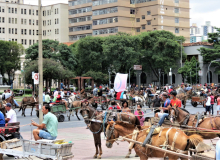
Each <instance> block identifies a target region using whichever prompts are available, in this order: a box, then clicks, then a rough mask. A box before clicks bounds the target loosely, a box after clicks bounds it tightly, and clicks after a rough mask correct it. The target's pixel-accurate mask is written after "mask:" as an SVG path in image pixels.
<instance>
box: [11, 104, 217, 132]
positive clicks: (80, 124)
mask: <svg viewBox="0 0 220 160" xmlns="http://www.w3.org/2000/svg"><path fill="white" fill-rule="evenodd" d="M143 109H144V110H146V109H147V110H146V112H145V113H144V114H146V115H145V116H147V117H153V116H154V114H153V113H150V112H152V111H151V110H149V109H148V107H144V108H143ZM185 109H187V110H188V111H189V112H190V113H192V114H196V113H197V112H200V113H201V112H204V111H205V108H203V107H202V105H198V106H197V107H196V108H195V107H193V106H192V105H191V104H190V101H187V104H186V108H185ZM15 111H16V113H17V118H18V121H19V122H20V123H21V125H26V124H30V123H31V120H33V121H35V122H39V119H38V118H37V116H36V112H35V109H34V111H33V114H32V115H33V116H30V113H31V108H27V109H26V112H25V113H26V117H23V116H21V111H20V112H18V109H15ZM216 114H217V111H216V104H215V106H214V115H216ZM78 115H79V117H80V119H81V120H80V121H79V120H78V119H77V117H76V116H75V115H74V116H72V117H71V118H70V121H68V118H67V116H66V115H65V121H64V122H59V125H58V129H63V128H75V127H86V125H85V123H84V121H83V118H82V116H81V115H80V114H79V113H78ZM32 129H34V128H32ZM20 131H21V132H27V131H31V126H30V125H27V126H23V127H21V129H20Z"/></svg>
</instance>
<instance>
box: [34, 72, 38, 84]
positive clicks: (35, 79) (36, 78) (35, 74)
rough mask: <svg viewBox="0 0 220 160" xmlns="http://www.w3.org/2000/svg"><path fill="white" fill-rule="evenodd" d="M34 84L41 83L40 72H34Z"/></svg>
mask: <svg viewBox="0 0 220 160" xmlns="http://www.w3.org/2000/svg"><path fill="white" fill-rule="evenodd" d="M34 84H39V73H34Z"/></svg>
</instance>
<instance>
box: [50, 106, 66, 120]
mask: <svg viewBox="0 0 220 160" xmlns="http://www.w3.org/2000/svg"><path fill="white" fill-rule="evenodd" d="M51 113H53V114H54V115H55V116H56V117H57V120H58V122H64V120H65V116H64V114H66V106H65V104H63V103H55V104H52V106H51Z"/></svg>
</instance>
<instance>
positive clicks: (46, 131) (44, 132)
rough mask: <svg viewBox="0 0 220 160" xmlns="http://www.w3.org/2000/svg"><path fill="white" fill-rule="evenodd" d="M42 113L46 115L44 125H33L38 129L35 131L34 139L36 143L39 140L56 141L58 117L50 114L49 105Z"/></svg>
mask: <svg viewBox="0 0 220 160" xmlns="http://www.w3.org/2000/svg"><path fill="white" fill-rule="evenodd" d="M42 112H43V114H44V120H43V122H42V124H37V123H36V122H34V121H32V123H31V124H32V125H33V126H36V127H37V129H34V130H33V135H34V139H35V141H37V140H39V139H49V140H55V139H56V138H57V127H58V121H57V117H56V116H55V115H54V114H52V113H51V112H50V107H49V106H48V105H47V106H43V108H42Z"/></svg>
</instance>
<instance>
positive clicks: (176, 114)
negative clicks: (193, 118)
mask: <svg viewBox="0 0 220 160" xmlns="http://www.w3.org/2000/svg"><path fill="white" fill-rule="evenodd" d="M171 109H172V110H174V112H175V116H174V115H172V113H171V114H170V118H173V119H174V120H176V118H177V117H178V115H179V111H178V109H176V108H173V107H171ZM189 117H190V114H187V115H186V116H185V117H184V118H183V119H182V120H180V122H178V123H179V124H181V123H183V122H184V123H183V125H186V124H187V121H188V119H189Z"/></svg>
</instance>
